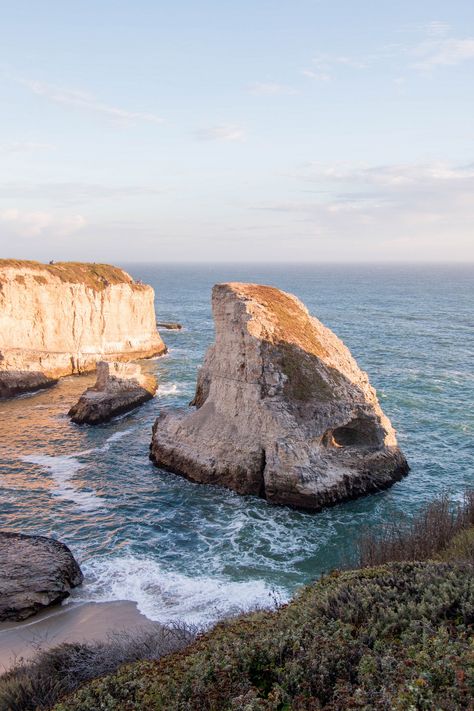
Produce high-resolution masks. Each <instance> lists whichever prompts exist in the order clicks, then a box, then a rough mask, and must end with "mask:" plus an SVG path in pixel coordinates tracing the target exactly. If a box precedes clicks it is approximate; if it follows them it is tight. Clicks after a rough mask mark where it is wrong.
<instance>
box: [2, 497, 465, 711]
mask: <svg viewBox="0 0 474 711" xmlns="http://www.w3.org/2000/svg"><path fill="white" fill-rule="evenodd" d="M435 522H436V525H435ZM430 531H431V533H429V532H430ZM423 532H424V533H423ZM448 532H449V533H448ZM428 538H429V545H428V544H427V545H426V546H425V553H424V555H425V557H427V558H430V560H425V561H420V560H418V561H414V560H411V558H412V557H413V556H414V555H415V551H418V552H417V553H416V555H420V554H419V545H420V544H421V543H420V542H421V541H423V540H428ZM395 541H396V545H395ZM423 545H425V544H424V543H423ZM360 550H361V561H360V562H361V563H362V564H364V561H365V563H367V562H373V561H372V558H370V556H372V555H373V554H374V553H373V552H374V551H377V556H378V561H377V564H376V565H375V566H374V567H363V568H360V569H357V570H347V571H344V572H334V573H332V574H330V575H328V576H326V577H324V578H323V579H322V580H320V581H319V582H317V583H316V584H314V585H312V586H310V587H308V588H305V589H304V590H302V591H301V592H300V594H299V595H298V596H297V597H296V598H295V599H294V600H293V601H292V602H291V603H290V604H289V605H287V606H285V607H282V608H280V609H279V610H277V611H276V612H255V613H253V614H249V615H245V616H243V617H240V618H238V619H235V620H232V621H227V622H223V623H221V624H219V625H218V626H217V627H216V628H215V629H214V630H212V631H211V632H209V633H207V634H205V635H202V636H200V637H198V638H197V639H196V640H195V641H194V642H192V643H191V644H189V645H188V646H184V641H183V644H181V645H177V648H178V649H179V650H180V651H178V652H175V653H173V654H169V655H167V656H163V657H162V658H161V659H159V660H155V659H154V658H155V657H156V656H160V655H154V654H150V655H149V661H139V662H137V663H134V664H129V665H127V666H122V667H120V668H118V669H117V666H118V665H117V663H115V669H116V671H115V673H113V674H109V675H108V676H104V677H103V678H99V679H96V680H94V681H92V682H89V683H88V684H87V685H86V686H83V687H82V688H79V689H78V690H77V691H75V692H74V693H73V694H71V695H70V696H68V697H66V698H65V699H63V700H62V701H61V702H60V703H59V704H58V705H57V706H56V707H55V711H95V710H96V709H97V710H99V709H100V710H102V711H119V710H120V711H152V710H153V711H155V710H161V709H162V710H163V711H165V710H166V711H193V710H196V711H206V710H207V711H241V710H242V711H254V710H255V711H256V710H257V709H258V710H260V709H261V710H265V711H290V710H291V711H303V710H305V711H306V710H308V711H309V710H316V709H325V710H326V711H336V710H337V711H343V710H344V711H345V710H346V709H365V710H370V709H385V710H386V711H389V710H390V711H392V710H394V711H397V710H400V711H401V710H407V711H408V710H412V709H430V710H434V709H440V710H441V711H450V710H451V709H452V710H455V709H473V708H474V705H473V703H472V700H473V699H474V636H473V625H474V575H473V572H474V496H473V495H472V494H471V495H469V496H467V497H466V501H465V502H464V504H463V505H460V506H458V507H455V508H454V509H453V507H452V506H450V505H448V502H447V501H446V499H440V500H438V501H437V502H435V503H434V504H432V505H431V506H430V507H427V508H426V509H425V510H424V511H422V512H421V514H420V516H419V517H417V519H416V520H415V521H412V522H406V523H404V524H402V525H400V524H393V525H392V526H391V527H390V526H389V527H387V528H386V529H384V530H383V531H382V532H379V533H378V534H377V536H375V537H373V536H368V537H365V538H364V539H363V540H362V542H361V549H360ZM368 551H372V553H370V556H369V554H368ZM403 551H404V552H403ZM367 556H369V557H367ZM394 557H395V560H398V561H399V562H389V561H390V560H391V559H393V558H394ZM403 557H405V558H406V560H403ZM369 558H370V560H369ZM54 654H56V658H57V660H58V664H61V661H60V660H61V648H58V649H57V650H56V652H55V653H54ZM124 661H125V660H124ZM62 669H63V671H64V665H63V667H62ZM109 670H110V667H109V668H108V669H107V670H106V671H109ZM23 671H25V670H23ZM50 673H52V677H53V678H54V677H55V675H54V671H52V670H51V669H50ZM101 673H102V674H104V673H105V671H104V670H102V671H98V672H96V673H95V674H94V672H92V673H91V674H90V676H94V675H95V676H97V675H98V674H101ZM56 677H57V675H56ZM26 678H28V676H27V677H26ZM26 678H25V677H23V678H21V676H18V675H16V676H15V672H13V673H12V674H11V675H10V677H9V683H10V693H12V694H13V696H11V699H13V700H14V693H15V689H14V686H15V683H17V684H18V688H22V689H24V688H25V684H26ZM82 681H83V680H82ZM79 683H80V682H77V684H76V685H79ZM18 688H17V692H18ZM36 688H37V689H38V684H36ZM62 693H64V690H63V692H62ZM60 695H61V694H60V693H58V694H57V695H56V699H57V698H58V697H59V696H60ZM53 697H54V694H53ZM5 698H6V697H5V696H3V699H4V703H5ZM51 699H52V697H50V701H49V704H51ZM1 700H2V680H0V708H1V709H2V711H3V709H12V711H17V709H20V708H21V709H25V710H26V709H30V708H31V709H33V708H35V706H31V705H29V706H28V705H26V706H19V705H17V706H14V705H11V706H1ZM25 700H26V701H27V699H26V697H24V699H23V703H24V702H25ZM48 707H49V706H48V705H43V706H42V705H41V703H40V704H38V703H37V704H36V708H48Z"/></svg>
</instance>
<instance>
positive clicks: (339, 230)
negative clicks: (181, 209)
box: [250, 162, 474, 260]
mask: <svg viewBox="0 0 474 711" xmlns="http://www.w3.org/2000/svg"><path fill="white" fill-rule="evenodd" d="M294 178H295V179H296V180H298V181H303V182H304V184H305V188H303V189H302V190H301V193H302V194H304V198H302V199H301V200H298V199H292V200H288V201H283V202H273V203H272V202H268V203H260V204H257V205H252V206H250V207H251V209H252V210H253V211H254V212H255V211H258V212H262V211H263V212H268V213H271V212H275V213H278V214H279V216H280V218H281V220H282V221H285V220H286V221H287V223H288V225H289V226H290V225H292V224H293V223H298V224H299V225H300V227H301V226H302V225H306V229H307V230H308V234H309V235H313V236H318V237H319V238H321V239H324V240H331V239H336V240H338V241H339V240H343V241H344V239H347V240H350V241H352V242H353V241H354V240H355V241H356V242H360V243H361V244H362V243H364V244H365V245H369V244H370V245H372V253H373V254H375V253H376V252H377V250H378V248H379V247H380V245H383V244H385V247H384V250H385V252H384V254H385V255H386V254H387V253H388V252H387V249H390V250H393V256H394V258H395V257H396V256H397V249H399V248H400V246H403V248H404V249H406V248H408V249H410V247H409V245H410V244H412V245H413V250H415V251H416V252H417V258H425V259H428V260H429V259H431V258H434V257H436V255H437V254H439V255H444V258H446V256H447V255H448V254H449V255H450V257H451V258H455V257H456V256H457V255H458V254H459V255H461V254H463V253H465V251H466V248H468V245H469V244H471V242H472V230H471V228H470V225H472V223H473V221H474V163H468V164H464V165H455V164H451V163H445V162H433V163H413V164H408V163H407V164H387V165H379V166H371V165H363V164H350V163H337V164H331V165H327V164H321V163H309V164H307V165H306V166H304V167H302V168H301V170H300V171H298V173H297V174H295V175H294ZM309 184H310V185H312V189H309ZM387 245H389V246H387ZM447 245H450V247H449V249H448V248H447ZM425 249H426V250H427V251H426V254H424V252H423V250H425ZM450 250H451V251H450Z"/></svg>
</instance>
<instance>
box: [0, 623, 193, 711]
mask: <svg viewBox="0 0 474 711" xmlns="http://www.w3.org/2000/svg"><path fill="white" fill-rule="evenodd" d="M193 637H194V635H193V631H192V630H191V629H190V628H187V627H185V626H182V627H178V626H176V627H174V628H164V627H161V626H159V625H157V626H156V629H153V630H150V629H149V628H146V629H145V628H144V629H138V630H134V631H133V632H116V633H114V634H112V635H110V636H109V638H108V639H107V641H106V642H95V643H91V644H79V643H76V644H61V645H60V646H58V647H55V648H54V649H51V650H47V651H43V652H40V653H39V654H38V655H37V656H36V657H35V659H34V660H33V661H32V662H23V661H20V662H18V664H17V665H16V666H15V667H14V668H13V669H11V670H10V671H9V672H7V673H6V674H4V675H3V676H1V677H0V711H30V710H31V711H36V710H39V709H50V708H51V706H53V705H54V704H55V703H56V701H57V700H58V699H59V698H60V697H62V696H64V694H66V693H70V692H72V691H74V690H75V689H77V687H78V686H80V685H81V684H84V683H85V682H86V681H89V680H91V679H94V678H95V677H98V676H102V675H104V674H112V673H113V672H115V671H117V669H118V668H119V667H120V666H121V665H122V664H125V663H129V662H135V661H138V660H143V659H159V658H160V657H162V656H163V655H165V654H170V653H171V652H175V651H177V650H179V649H182V648H183V647H185V646H186V645H187V644H189V643H190V642H191V640H192V639H193Z"/></svg>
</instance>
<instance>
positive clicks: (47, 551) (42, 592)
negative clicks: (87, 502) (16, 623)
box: [0, 531, 83, 621]
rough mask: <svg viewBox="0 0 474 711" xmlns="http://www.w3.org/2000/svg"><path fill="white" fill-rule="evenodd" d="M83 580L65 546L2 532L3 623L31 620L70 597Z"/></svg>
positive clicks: (0, 618)
mask: <svg viewBox="0 0 474 711" xmlns="http://www.w3.org/2000/svg"><path fill="white" fill-rule="evenodd" d="M82 580H83V575H82V572H81V569H80V567H79V565H78V563H77V562H76V560H75V559H74V557H73V555H72V553H71V551H70V550H69V548H68V547H67V546H65V545H64V543H60V542H59V541H55V540H54V539H52V538H46V537H44V536H27V535H25V534H23V533H9V532H5V531H0V621H4V620H24V619H25V618H27V617H31V615H34V614H36V613H37V612H39V611H40V610H42V609H43V608H45V607H49V606H50V605H54V604H55V603H58V602H61V600H64V599H65V598H66V597H69V595H70V591H71V588H74V587H76V586H77V585H80V584H81V583H82Z"/></svg>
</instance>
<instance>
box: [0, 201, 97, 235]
mask: <svg viewBox="0 0 474 711" xmlns="http://www.w3.org/2000/svg"><path fill="white" fill-rule="evenodd" d="M85 224H86V220H85V219H84V217H83V216H82V215H66V216H65V215H58V214H55V213H52V212H43V211H38V212H34V211H23V210H19V209H17V208H9V209H7V210H0V228H1V232H2V237H4V238H12V237H15V236H18V237H29V238H35V237H37V238H40V237H42V236H43V235H47V236H56V237H67V236H69V235H71V234H73V233H74V232H77V231H78V230H80V229H82V228H83V227H84V226H85Z"/></svg>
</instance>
